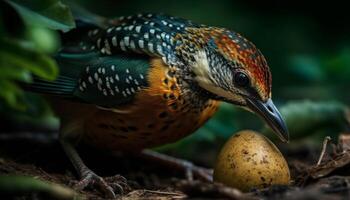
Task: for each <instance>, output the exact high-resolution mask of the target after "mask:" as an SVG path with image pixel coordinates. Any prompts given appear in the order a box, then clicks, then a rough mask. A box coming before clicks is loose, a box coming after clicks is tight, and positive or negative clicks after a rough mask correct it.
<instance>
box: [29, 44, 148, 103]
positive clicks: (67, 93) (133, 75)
mask: <svg viewBox="0 0 350 200" xmlns="http://www.w3.org/2000/svg"><path fill="white" fill-rule="evenodd" d="M149 59H150V58H149V57H145V56H141V55H124V54H115V55H110V56H105V55H101V53H100V52H99V51H90V50H89V51H88V50H81V48H80V47H66V48H64V49H63V50H61V51H60V52H59V53H58V54H57V55H56V61H57V63H58V65H59V68H60V75H59V77H58V78H57V79H56V80H55V81H45V80H41V79H38V78H35V80H34V82H33V84H31V85H29V86H27V89H29V90H31V91H34V92H38V93H43V94H49V95H56V96H59V97H63V98H67V99H72V100H79V101H82V102H86V103H91V104H95V105H98V106H102V107H114V106H117V105H121V104H124V103H128V102H129V101H131V100H132V99H133V97H134V96H135V93H136V92H137V91H138V90H140V89H142V88H145V87H147V86H148V82H147V80H146V77H147V72H148V69H149Z"/></svg>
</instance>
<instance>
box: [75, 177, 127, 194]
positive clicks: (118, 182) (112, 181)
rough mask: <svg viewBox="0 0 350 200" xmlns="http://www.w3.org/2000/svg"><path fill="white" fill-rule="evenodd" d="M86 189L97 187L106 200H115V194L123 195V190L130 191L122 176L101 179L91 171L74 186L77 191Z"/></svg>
mask: <svg viewBox="0 0 350 200" xmlns="http://www.w3.org/2000/svg"><path fill="white" fill-rule="evenodd" d="M87 187H97V188H98V189H99V190H100V191H101V192H103V193H104V195H105V196H106V197H107V198H111V199H115V198H116V193H117V194H123V193H124V191H125V189H126V190H131V188H130V186H129V185H128V183H127V180H126V179H125V178H124V177H123V176H120V175H116V176H113V177H107V178H105V179H103V178H102V177H100V176H98V175H96V174H95V173H94V172H92V171H88V172H86V173H85V174H84V176H83V178H82V179H81V180H80V181H79V182H78V183H77V184H76V185H75V188H76V189H77V190H84V189H85V188H87Z"/></svg>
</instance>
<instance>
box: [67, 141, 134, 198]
mask: <svg viewBox="0 0 350 200" xmlns="http://www.w3.org/2000/svg"><path fill="white" fill-rule="evenodd" d="M60 141H61V144H62V147H63V149H64V151H65V152H66V154H67V156H68V158H69V159H70V161H71V162H72V164H73V166H74V168H75V169H76V171H77V173H78V175H79V177H80V181H79V182H78V184H77V185H76V187H77V189H78V190H83V189H85V188H86V187H88V186H97V187H98V189H100V190H101V191H102V192H103V193H104V194H105V195H106V196H107V197H109V198H115V197H116V196H115V193H114V191H115V190H117V191H118V192H119V193H123V192H124V189H123V186H124V187H128V186H127V180H126V179H125V178H124V177H122V176H115V177H113V180H111V182H112V184H110V185H109V184H108V183H107V182H106V181H105V180H104V179H103V178H102V177H100V176H98V175H96V174H95V173H94V172H93V171H92V170H91V169H89V168H88V167H87V166H86V165H85V164H84V162H83V160H82V159H81V158H80V156H79V154H78V152H77V150H76V149H75V148H74V146H73V144H72V143H71V142H70V141H69V140H65V139H60Z"/></svg>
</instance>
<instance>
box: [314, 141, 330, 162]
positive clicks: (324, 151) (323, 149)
mask: <svg viewBox="0 0 350 200" xmlns="http://www.w3.org/2000/svg"><path fill="white" fill-rule="evenodd" d="M330 140H331V137H329V136H327V137H325V138H324V140H323V145H322V151H321V154H320V157H319V159H318V162H317V164H316V166H319V165H320V164H321V162H322V160H323V157H324V154H325V153H326V150H327V145H328V142H329V141H330Z"/></svg>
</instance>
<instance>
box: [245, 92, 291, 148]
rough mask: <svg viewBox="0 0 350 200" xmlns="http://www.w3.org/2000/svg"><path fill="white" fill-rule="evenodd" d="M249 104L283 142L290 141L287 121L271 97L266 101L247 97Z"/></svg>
mask: <svg viewBox="0 0 350 200" xmlns="http://www.w3.org/2000/svg"><path fill="white" fill-rule="evenodd" d="M247 106H248V108H249V109H251V110H252V111H253V112H255V113H257V114H258V115H259V116H260V117H262V118H263V119H264V121H266V123H267V124H268V125H269V126H270V127H271V128H272V130H273V131H274V132H275V133H276V134H277V136H278V137H279V138H280V139H281V140H282V141H283V142H288V141H289V133H288V129H287V126H286V123H285V122H284V120H283V119H282V116H281V114H280V112H279V111H278V109H277V108H276V106H275V105H274V104H273V102H272V100H271V99H269V100H267V101H266V102H262V101H260V100H257V99H247Z"/></svg>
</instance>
